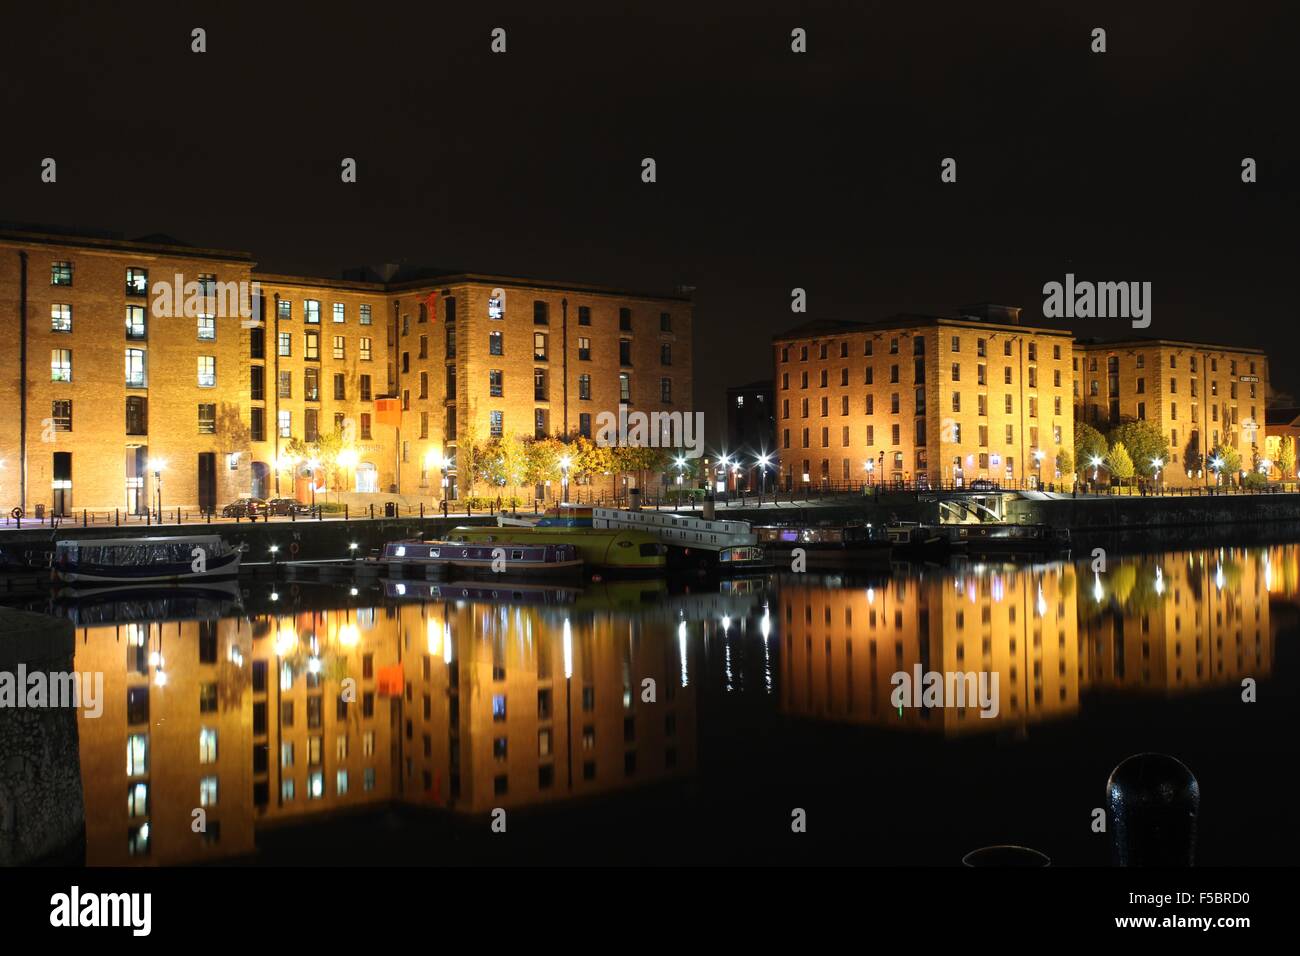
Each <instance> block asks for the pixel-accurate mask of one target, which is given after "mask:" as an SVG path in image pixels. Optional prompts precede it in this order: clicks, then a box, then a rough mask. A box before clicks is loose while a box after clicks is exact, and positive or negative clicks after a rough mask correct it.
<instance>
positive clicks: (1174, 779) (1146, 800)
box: [1106, 753, 1201, 866]
mask: <svg viewBox="0 0 1300 956" xmlns="http://www.w3.org/2000/svg"><path fill="white" fill-rule="evenodd" d="M1200 807H1201V787H1200V784H1198V783H1197V782H1196V777H1195V775H1193V774H1192V772H1191V771H1190V770H1188V769H1187V767H1186V765H1185V764H1183V762H1182V761H1180V760H1177V759H1175V758H1173V757H1170V756H1169V755H1167V754H1157V753H1146V754H1134V755H1133V756H1132V757H1129V758H1128V759H1127V760H1125V761H1123V762H1122V763H1120V765H1119V766H1118V767H1116V768H1115V769H1114V770H1112V771H1111V774H1110V779H1109V780H1108V781H1106V811H1107V813H1108V815H1109V816H1110V832H1111V858H1112V861H1113V863H1114V864H1115V865H1116V866H1192V865H1193V858H1194V856H1195V853H1196V818H1197V814H1198V813H1199V812H1200Z"/></svg>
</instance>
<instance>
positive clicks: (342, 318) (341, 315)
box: [334, 302, 347, 322]
mask: <svg viewBox="0 0 1300 956" xmlns="http://www.w3.org/2000/svg"><path fill="white" fill-rule="evenodd" d="M334 321H335V322H346V321H347V309H345V308H344V307H343V303H342V302H335V303H334Z"/></svg>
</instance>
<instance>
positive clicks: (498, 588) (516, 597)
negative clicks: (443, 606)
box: [384, 578, 582, 606]
mask: <svg viewBox="0 0 1300 956" xmlns="http://www.w3.org/2000/svg"><path fill="white" fill-rule="evenodd" d="M581 594H582V591H581V590H580V589H578V588H575V587H565V586H564V585H556V584H517V583H514V582H510V583H504V582H503V583H502V584H500V585H498V584H496V583H494V582H486V581H451V582H439V581H395V580H393V579H391V578H388V579H385V581H384V596H385V597H389V598H395V599H401V600H407V601H491V602H492V603H494V604H545V605H564V606H567V605H571V604H573V603H574V601H576V600H577V599H578V597H579V596H580V595H581Z"/></svg>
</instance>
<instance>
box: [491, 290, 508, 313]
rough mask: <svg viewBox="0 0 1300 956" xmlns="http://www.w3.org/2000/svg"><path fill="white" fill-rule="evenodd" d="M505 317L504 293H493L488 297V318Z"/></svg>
mask: <svg viewBox="0 0 1300 956" xmlns="http://www.w3.org/2000/svg"><path fill="white" fill-rule="evenodd" d="M505 317H506V304H505V294H504V293H502V294H501V295H493V296H490V297H489V298H488V318H489V319H504V318H505Z"/></svg>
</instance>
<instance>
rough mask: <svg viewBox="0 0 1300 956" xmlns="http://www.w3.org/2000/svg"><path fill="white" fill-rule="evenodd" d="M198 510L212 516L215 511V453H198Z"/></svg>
mask: <svg viewBox="0 0 1300 956" xmlns="http://www.w3.org/2000/svg"><path fill="white" fill-rule="evenodd" d="M199 510H200V511H202V512H203V513H205V514H212V513H213V512H215V511H216V510H217V453H216V452H214V451H201V452H199Z"/></svg>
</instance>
